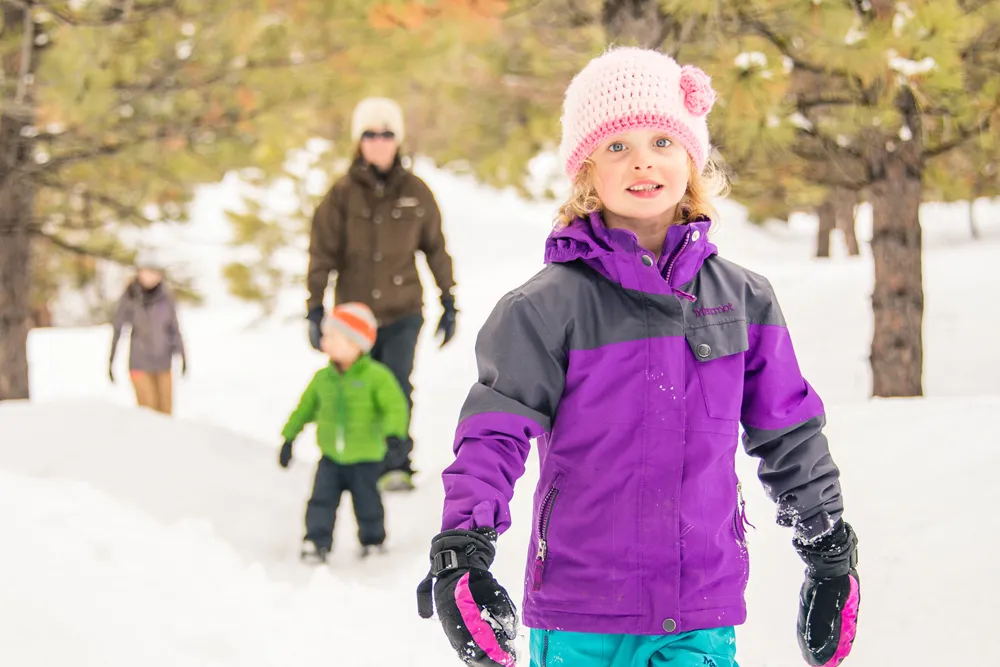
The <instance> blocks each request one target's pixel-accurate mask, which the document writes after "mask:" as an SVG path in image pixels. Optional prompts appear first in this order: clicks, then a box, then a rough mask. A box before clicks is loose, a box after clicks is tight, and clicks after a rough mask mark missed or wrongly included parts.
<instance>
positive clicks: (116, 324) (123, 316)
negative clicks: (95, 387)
mask: <svg viewBox="0 0 1000 667" xmlns="http://www.w3.org/2000/svg"><path fill="white" fill-rule="evenodd" d="M132 317H133V314H132V299H131V297H130V295H129V289H126V290H125V293H124V294H122V298H121V299H119V300H118V306H117V307H116V308H115V314H114V317H113V318H112V319H111V329H112V333H111V354H110V359H111V361H114V360H115V352H116V351H117V350H118V341H119V340H120V339H121V337H122V329H123V328H124V327H125V325H126V324H131V323H132Z"/></svg>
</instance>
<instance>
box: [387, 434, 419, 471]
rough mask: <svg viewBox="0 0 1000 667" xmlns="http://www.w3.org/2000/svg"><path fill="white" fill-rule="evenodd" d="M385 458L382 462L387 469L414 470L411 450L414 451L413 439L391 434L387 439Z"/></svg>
mask: <svg viewBox="0 0 1000 667" xmlns="http://www.w3.org/2000/svg"><path fill="white" fill-rule="evenodd" d="M385 448H386V451H385V460H384V461H383V463H382V466H383V468H384V469H385V470H386V471H389V470H405V471H407V472H409V473H412V472H413V469H412V467H411V464H410V452H412V451H413V441H412V440H410V439H409V438H397V437H396V436H394V435H390V436H389V437H388V438H386V439H385Z"/></svg>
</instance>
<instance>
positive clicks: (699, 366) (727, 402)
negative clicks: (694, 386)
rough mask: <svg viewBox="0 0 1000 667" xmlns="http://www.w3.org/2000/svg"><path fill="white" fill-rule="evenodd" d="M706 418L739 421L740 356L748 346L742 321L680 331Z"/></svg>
mask: <svg viewBox="0 0 1000 667" xmlns="http://www.w3.org/2000/svg"><path fill="white" fill-rule="evenodd" d="M684 337H685V338H686V339H687V342H688V346H689V347H690V348H691V353H692V354H693V355H694V358H695V369H696V371H697V373H698V380H699V383H700V384H701V391H702V394H703V395H704V398H705V410H706V411H707V412H708V416H710V417H714V418H716V419H739V418H740V409H741V407H742V404H743V373H744V370H745V368H746V358H745V355H744V353H745V352H746V351H747V349H749V347H750V344H749V340H748V338H747V323H746V321H745V320H736V321H734V322H722V323H720V324H710V325H708V326H703V327H699V328H697V329H691V330H689V331H686V332H684Z"/></svg>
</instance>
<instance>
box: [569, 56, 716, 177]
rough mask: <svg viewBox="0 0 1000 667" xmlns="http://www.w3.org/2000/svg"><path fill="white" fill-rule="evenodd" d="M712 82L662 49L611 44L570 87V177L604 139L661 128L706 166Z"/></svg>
mask: <svg viewBox="0 0 1000 667" xmlns="http://www.w3.org/2000/svg"><path fill="white" fill-rule="evenodd" d="M714 103H715V91H713V90H712V80H711V79H710V78H709V76H708V75H707V74H705V72H703V71H702V70H700V69H699V68H697V67H694V66H692V65H685V66H683V67H681V66H680V65H678V64H677V61H675V60H674V59H673V58H671V57H670V56H668V55H665V54H663V53H660V52H659V51H653V50H650V49H640V48H635V47H622V48H612V49H609V50H608V51H606V52H605V53H604V54H603V55H601V56H598V57H597V58H594V59H593V60H591V61H590V62H589V63H587V66H586V67H584V68H583V69H582V70H581V71H580V72H579V74H577V75H576V76H575V77H574V78H573V81H572V82H570V84H569V87H568V88H567V89H566V99H565V100H564V102H563V115H562V128H563V135H562V143H561V144H560V146H559V155H560V157H561V159H562V160H563V164H564V165H565V168H566V175H567V176H568V177H569V179H570V180H573V178H574V177H575V176H576V174H577V172H579V171H580V167H581V166H583V162H584V160H586V159H587V157H589V156H590V154H591V153H593V152H594V149H595V148H597V146H598V145H599V144H600V143H601V142H602V141H605V140H606V139H608V138H609V137H612V136H614V135H616V134H619V133H621V132H629V131H631V130H636V129H652V130H661V131H663V132H664V133H666V134H668V135H670V136H671V137H672V138H673V139H675V140H676V141H678V142H679V143H680V144H681V145H682V146H684V148H685V149H686V150H687V152H688V154H690V155H691V159H692V160H693V161H694V164H695V166H696V167H697V168H698V171H701V170H702V169H704V167H705V162H706V161H707V160H708V154H709V150H710V146H709V143H708V112H709V111H710V110H711V109H712V105H713V104H714Z"/></svg>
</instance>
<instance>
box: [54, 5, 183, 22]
mask: <svg viewBox="0 0 1000 667" xmlns="http://www.w3.org/2000/svg"><path fill="white" fill-rule="evenodd" d="M38 5H39V6H40V7H44V8H45V11H46V12H48V13H49V14H51V15H52V16H53V18H55V19H56V20H57V21H58V22H59V23H62V24H63V25H69V26H74V27H88V28H106V27H108V26H113V25H136V24H139V23H142V22H144V21H147V20H149V18H150V17H151V16H153V15H154V14H157V13H159V12H161V11H164V10H168V9H175V8H176V7H177V2H176V0H163V1H162V2H158V3H155V4H152V5H143V6H142V7H140V8H138V9H135V8H132V10H131V11H124V10H120V9H119V10H115V9H114V8H112V9H110V10H109V11H106V12H105V15H104V16H103V17H102V18H99V19H92V18H85V17H82V16H77V15H75V14H73V13H72V12H66V11H64V10H62V9H59V8H57V7H55V6H54V5H52V4H51V3H48V2H39V3H38Z"/></svg>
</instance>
